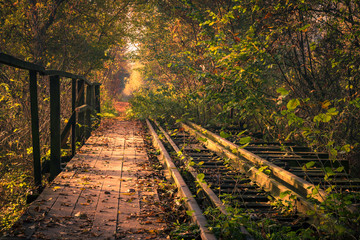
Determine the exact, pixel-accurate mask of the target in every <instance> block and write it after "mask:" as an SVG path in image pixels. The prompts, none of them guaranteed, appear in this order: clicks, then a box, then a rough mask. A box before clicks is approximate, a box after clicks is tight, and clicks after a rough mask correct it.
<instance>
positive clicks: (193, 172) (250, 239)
mask: <svg viewBox="0 0 360 240" xmlns="http://www.w3.org/2000/svg"><path fill="white" fill-rule="evenodd" d="M154 122H155V124H156V125H157V127H158V128H159V130H160V131H161V133H162V134H164V136H165V138H166V139H167V141H168V142H169V143H170V145H171V146H172V147H173V149H174V151H175V152H176V153H177V154H178V157H179V158H180V159H181V160H182V161H183V163H185V162H189V157H188V156H186V155H184V154H183V153H182V151H181V150H180V149H179V147H178V146H177V145H176V144H175V142H174V141H173V140H172V139H171V137H170V136H169V134H168V133H167V132H166V131H165V130H164V129H163V128H162V127H161V126H160V124H159V123H158V122H157V121H154ZM187 168H188V170H189V172H190V174H191V175H192V176H193V178H194V179H195V180H196V181H197V183H198V184H199V186H200V187H201V188H202V189H203V190H204V192H205V193H206V194H207V196H208V197H209V199H210V201H211V202H212V204H213V205H214V206H216V208H218V209H219V210H220V212H221V213H222V214H224V215H229V213H228V211H227V210H226V206H225V204H224V203H223V202H222V201H221V200H220V199H219V197H218V196H217V195H216V194H215V193H214V191H213V190H212V189H211V188H210V187H209V185H208V184H207V183H205V182H203V181H201V180H200V179H199V177H198V173H197V171H196V170H195V169H194V168H193V167H192V166H190V165H187ZM240 228H241V232H242V233H243V234H244V239H246V240H253V239H254V238H253V237H252V236H251V235H250V233H249V232H248V231H247V230H246V228H245V227H244V226H240Z"/></svg>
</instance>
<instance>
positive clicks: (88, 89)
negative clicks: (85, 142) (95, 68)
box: [85, 85, 92, 139]
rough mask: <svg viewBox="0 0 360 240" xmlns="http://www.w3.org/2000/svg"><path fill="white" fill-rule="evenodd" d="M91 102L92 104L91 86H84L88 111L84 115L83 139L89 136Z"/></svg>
mask: <svg viewBox="0 0 360 240" xmlns="http://www.w3.org/2000/svg"><path fill="white" fill-rule="evenodd" d="M91 102H92V85H87V86H86V105H88V107H89V108H88V109H87V110H86V114H85V121H86V122H85V124H86V130H85V138H86V139H87V138H89V137H90V135H91Z"/></svg>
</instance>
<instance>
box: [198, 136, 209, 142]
mask: <svg viewBox="0 0 360 240" xmlns="http://www.w3.org/2000/svg"><path fill="white" fill-rule="evenodd" d="M197 140H199V141H201V142H207V138H203V137H198V138H197Z"/></svg>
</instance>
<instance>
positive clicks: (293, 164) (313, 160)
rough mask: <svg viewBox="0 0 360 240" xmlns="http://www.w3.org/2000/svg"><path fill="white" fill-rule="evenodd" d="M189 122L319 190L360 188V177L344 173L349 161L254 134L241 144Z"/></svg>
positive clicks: (347, 168)
mask: <svg viewBox="0 0 360 240" xmlns="http://www.w3.org/2000/svg"><path fill="white" fill-rule="evenodd" d="M189 126H191V127H193V128H194V129H197V130H198V131H201V132H203V133H204V134H205V135H206V136H208V137H210V138H212V139H214V141H216V142H217V143H219V144H220V145H222V146H223V147H225V148H229V149H230V150H232V151H235V150H236V151H239V153H240V155H241V156H243V157H244V158H246V159H248V160H250V161H252V160H253V159H252V158H251V154H253V155H256V156H257V157H258V158H257V160H258V161H257V163H261V164H263V165H266V166H272V164H273V165H275V166H277V167H280V168H281V169H284V170H286V171H287V172H289V173H291V174H293V175H294V176H296V177H298V178H301V179H303V180H305V181H306V182H308V183H309V184H310V185H314V186H317V185H318V186H319V187H320V188H321V189H323V190H325V189H326V188H328V187H332V188H335V189H336V191H338V192H356V191H359V190H360V179H359V178H354V177H351V176H350V175H349V174H348V171H349V162H348V161H345V160H341V159H337V160H331V159H330V158H329V154H328V153H324V152H314V151H312V150H311V149H310V148H309V147H304V146H298V145H295V144H292V143H285V144H279V143H266V142H263V141H259V140H258V139H256V138H253V141H251V142H250V143H249V144H247V145H246V146H244V147H242V146H241V144H240V143H239V141H238V139H236V138H232V139H231V137H230V139H228V140H227V139H224V138H221V137H220V136H219V135H216V134H214V133H212V132H210V131H208V130H206V129H203V128H202V127H200V126H198V125H196V124H194V123H189ZM235 136H236V134H235ZM269 163H270V164H269ZM336 170H338V171H336ZM310 185H309V186H310ZM323 194H324V193H323Z"/></svg>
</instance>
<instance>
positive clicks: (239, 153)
mask: <svg viewBox="0 0 360 240" xmlns="http://www.w3.org/2000/svg"><path fill="white" fill-rule="evenodd" d="M182 126H183V127H184V128H186V129H187V130H189V131H191V132H192V133H193V134H195V131H194V130H196V132H197V133H199V134H200V133H201V135H202V136H203V137H206V138H209V139H211V141H210V142H209V143H211V145H218V146H219V147H220V148H222V149H227V150H228V151H229V152H230V151H231V154H232V155H234V156H233V158H234V159H237V158H238V157H242V158H243V159H246V160H248V162H249V163H252V164H255V165H258V166H267V167H268V169H269V170H270V171H271V176H273V177H274V178H275V179H276V180H277V181H279V182H281V184H284V185H285V186H287V187H288V188H289V189H291V190H292V191H293V192H296V193H297V194H298V195H300V196H302V197H303V198H306V196H307V195H312V193H313V189H315V188H316V186H315V185H314V184H312V183H309V182H308V181H305V180H304V179H302V178H300V177H298V176H296V175H295V174H293V173H291V172H289V171H286V170H285V169H283V168H281V167H279V166H277V165H275V164H273V163H271V162H269V161H267V160H265V159H263V158H261V157H259V156H257V155H255V154H253V153H251V152H250V151H247V150H245V149H243V148H241V147H240V146H238V145H236V144H234V143H232V142H230V141H228V140H226V139H224V138H222V137H220V136H218V135H217V134H215V133H212V132H210V131H208V130H206V129H205V128H202V127H201V126H199V125H197V124H195V123H191V122H187V124H185V123H182ZM325 197H326V193H325V191H324V190H322V189H318V194H317V195H315V196H314V198H315V199H317V200H319V201H320V202H322V201H324V199H325Z"/></svg>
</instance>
